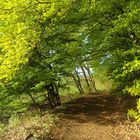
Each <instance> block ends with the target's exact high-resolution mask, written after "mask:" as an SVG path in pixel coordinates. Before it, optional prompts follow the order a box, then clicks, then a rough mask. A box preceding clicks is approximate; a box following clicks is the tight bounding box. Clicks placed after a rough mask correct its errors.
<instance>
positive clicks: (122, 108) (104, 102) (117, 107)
mask: <svg viewBox="0 0 140 140" xmlns="http://www.w3.org/2000/svg"><path fill="white" fill-rule="evenodd" d="M133 105H134V100H132V99H129V98H127V97H125V98H120V97H115V96H110V95H109V94H96V95H95V94H90V95H87V96H85V97H81V98H79V99H76V100H74V101H70V102H68V103H65V104H64V105H63V106H62V107H59V108H57V109H56V110H55V111H54V113H56V114H57V115H59V116H60V121H59V122H58V124H57V125H56V127H55V128H53V129H52V133H51V134H50V136H49V137H50V139H51V140H140V124H139V123H136V122H132V121H130V120H128V119H127V109H128V108H130V107H131V106H133Z"/></svg>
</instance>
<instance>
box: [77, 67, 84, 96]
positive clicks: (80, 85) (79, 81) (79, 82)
mask: <svg viewBox="0 0 140 140" xmlns="http://www.w3.org/2000/svg"><path fill="white" fill-rule="evenodd" d="M75 73H76V76H77V79H78V86H79V88H80V90H81V93H84V90H83V88H82V84H81V79H80V77H79V75H78V72H77V71H76V70H75Z"/></svg>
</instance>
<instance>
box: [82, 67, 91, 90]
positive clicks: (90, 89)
mask: <svg viewBox="0 0 140 140" xmlns="http://www.w3.org/2000/svg"><path fill="white" fill-rule="evenodd" d="M81 69H82V72H83V74H84V77H85V80H86V83H87V86H88V89H89V91H90V92H91V91H92V90H91V87H90V84H89V81H88V78H87V75H86V72H85V70H84V68H83V67H82V66H81Z"/></svg>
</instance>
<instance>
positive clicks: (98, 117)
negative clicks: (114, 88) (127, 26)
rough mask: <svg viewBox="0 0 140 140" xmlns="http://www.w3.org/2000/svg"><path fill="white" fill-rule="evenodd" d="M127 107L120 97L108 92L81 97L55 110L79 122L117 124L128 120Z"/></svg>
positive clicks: (64, 116) (66, 117) (68, 118)
mask: <svg viewBox="0 0 140 140" xmlns="http://www.w3.org/2000/svg"><path fill="white" fill-rule="evenodd" d="M126 111H127V107H124V103H123V102H121V101H120V100H119V99H118V98H116V97H114V96H110V95H108V94H99V95H93V94H90V95H88V96H86V97H81V98H79V99H76V100H74V101H71V102H68V103H66V104H64V105H63V107H61V108H58V109H56V110H55V113H58V114H60V116H61V117H62V119H63V121H64V119H66V120H70V121H76V122H78V123H88V122H90V123H92V122H93V123H94V124H95V123H96V124H100V125H115V124H119V123H120V122H122V121H124V120H126Z"/></svg>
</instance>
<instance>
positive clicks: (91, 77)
mask: <svg viewBox="0 0 140 140" xmlns="http://www.w3.org/2000/svg"><path fill="white" fill-rule="evenodd" d="M84 68H85V69H86V70H87V72H88V75H89V78H90V81H91V83H92V85H93V87H94V89H95V91H96V92H98V90H97V88H96V84H95V80H94V78H93V75H92V73H91V71H90V69H89V67H88V66H85V65H84Z"/></svg>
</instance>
